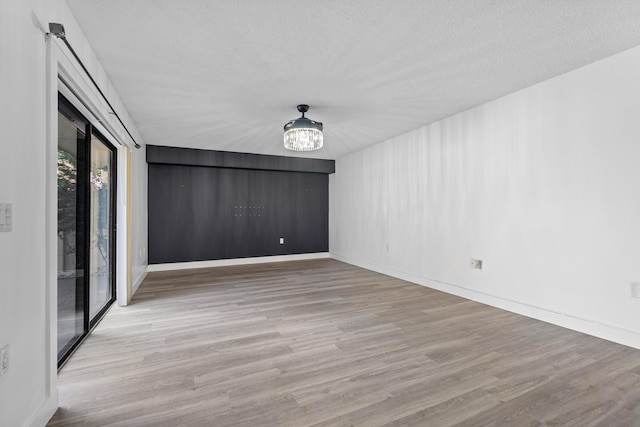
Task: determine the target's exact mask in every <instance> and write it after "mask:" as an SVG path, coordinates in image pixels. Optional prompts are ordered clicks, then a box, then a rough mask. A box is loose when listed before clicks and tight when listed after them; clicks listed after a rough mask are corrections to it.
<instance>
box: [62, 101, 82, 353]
mask: <svg viewBox="0 0 640 427" xmlns="http://www.w3.org/2000/svg"><path fill="white" fill-rule="evenodd" d="M78 125H80V127H81V128H82V129H83V128H84V127H83V125H84V124H83V123H80V124H78V123H76V120H74V119H72V118H71V117H69V116H67V115H64V114H62V113H59V114H58V359H60V358H62V357H63V356H64V355H65V354H67V353H68V352H69V350H70V349H71V348H72V347H73V346H74V345H75V344H76V342H77V341H78V340H79V339H80V338H81V337H82V336H83V335H84V333H85V310H84V307H85V292H84V289H85V288H84V280H85V274H84V271H85V265H86V263H85V249H84V248H85V232H84V230H85V227H84V218H85V214H84V199H85V197H84V194H85V185H84V180H83V179H82V177H83V176H84V171H83V169H84V166H83V165H84V163H85V161H84V157H85V150H84V147H85V142H84V141H85V133H84V132H83V131H82V130H80V128H78Z"/></svg>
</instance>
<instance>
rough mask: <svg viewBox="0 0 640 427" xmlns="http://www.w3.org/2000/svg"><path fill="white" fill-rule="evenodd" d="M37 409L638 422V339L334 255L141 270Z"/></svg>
mask: <svg viewBox="0 0 640 427" xmlns="http://www.w3.org/2000/svg"><path fill="white" fill-rule="evenodd" d="M59 390H60V409H59V410H58V412H57V413H56V415H55V416H54V417H53V419H52V420H51V422H50V423H49V425H51V426H61V425H63V426H66V425H87V426H104V425H121V426H178V425H196V426H200V425H202V426H296V427H298V426H311V425H317V426H351V425H353V426H379V425H394V426H447V425H464V426H488V425H497V426H538V425H573V426H591V425H601V426H640V350H635V349H632V348H629V347H625V346H622V345H618V344H614V343H611V342H607V341H604V340H601V339H598V338H594V337H590V336H587V335H583V334H580V333H577V332H573V331H570V330H567V329H563V328H560V327H557V326H553V325H550V324H547V323H543V322H540V321H537V320H533V319H529V318H527V317H523V316H519V315H516V314H512V313H509V312H506V311H502V310H499V309H496V308H492V307H488V306H485V305H482V304H479V303H475V302H472V301H468V300H465V299H463V298H459V297H455V296H452V295H448V294H445V293H442V292H438V291H435V290H432V289H429V288H425V287H422V286H419V285H415V284H411V283H408V282H404V281H401V280H398V279H394V278H391V277H388V276H384V275H381V274H377V273H374V272H371V271H368V270H363V269H361V268H357V267H354V266H351V265H348V264H344V263H341V262H338V261H335V260H314V261H297V262H289V263H274V264H262V265H255V266H234V267H219V268H211V269H200V270H189V271H180V272H162V273H151V274H149V276H148V277H147V279H146V280H145V281H144V283H143V284H142V285H141V287H140V289H139V290H138V292H137V293H136V294H135V296H134V298H133V302H132V305H130V306H128V307H125V308H119V307H114V308H113V309H112V310H111V311H110V312H109V314H108V315H107V316H106V318H105V319H104V320H103V321H102V323H101V324H100V325H99V326H98V327H97V328H96V329H95V331H94V332H93V334H92V335H91V336H90V337H89V338H88V339H87V340H86V342H85V343H84V344H83V345H82V346H81V348H80V349H79V350H78V351H77V353H76V354H74V355H73V357H72V358H71V360H70V361H69V362H68V364H67V365H66V366H65V367H64V368H63V369H62V370H61V372H60V374H59Z"/></svg>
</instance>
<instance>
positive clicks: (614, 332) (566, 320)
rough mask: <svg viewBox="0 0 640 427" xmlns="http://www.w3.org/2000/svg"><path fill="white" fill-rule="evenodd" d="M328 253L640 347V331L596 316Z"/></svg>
mask: <svg viewBox="0 0 640 427" xmlns="http://www.w3.org/2000/svg"><path fill="white" fill-rule="evenodd" d="M331 257H332V258H334V259H336V260H338V261H342V262H345V263H347V264H352V265H355V266H358V267H362V268H366V269H367V270H372V271H375V272H378V273H382V274H386V275H387V276H392V277H396V278H398V279H402V280H406V281H408V282H412V283H416V284H418V285H422V286H426V287H428V288H432V289H436V290H438V291H442V292H446V293H448V294H452V295H457V296H459V297H463V298H467V299H470V300H473V301H477V302H480V303H482V304H487V305H490V306H493V307H497V308H500V309H503V310H507V311H510V312H512V313H517V314H521V315H523V316H527V317H531V318H533V319H537V320H542V321H543V322H547V323H551V324H554V325H557V326H562V327H564V328H567V329H571V330H574V331H578V332H582V333H584V334H587V335H592V336H595V337H598V338H602V339H605V340H608V341H613V342H616V343H618V344H622V345H626V346H629V347H633V348H637V349H640V331H634V330H629V329H624V328H621V327H618V326H615V325H610V324H607V323H603V322H600V321H597V320H593V319H587V318H583V317H580V316H575V315H572V314H570V313H560V312H557V311H554V310H550V309H547V308H544V307H539V306H535V305H532V304H527V303H526V302H522V301H515V300H511V299H507V298H503V297H500V296H496V295H491V294H487V293H484V292H479V291H476V290H473V289H469V288H466V287H464V286H460V285H456V284H453V283H446V282H442V281H439V280H435V279H431V278H428V277H422V276H418V275H415V274H411V273H407V272H403V271H399V270H395V269H393V268H390V267H387V266H380V265H374V264H370V263H367V262H363V261H360V260H356V259H352V258H349V257H345V256H342V255H340V254H336V253H333V252H332V253H331Z"/></svg>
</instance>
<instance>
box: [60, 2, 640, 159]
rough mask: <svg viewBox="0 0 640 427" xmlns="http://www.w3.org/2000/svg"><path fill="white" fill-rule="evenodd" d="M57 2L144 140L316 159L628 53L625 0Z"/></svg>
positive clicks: (636, 8) (638, 38) (633, 25)
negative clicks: (295, 129) (314, 134)
mask: <svg viewBox="0 0 640 427" xmlns="http://www.w3.org/2000/svg"><path fill="white" fill-rule="evenodd" d="M67 3H68V4H69V7H70V8H71V10H72V12H73V14H74V16H75V17H76V19H77V20H78V21H79V23H80V25H81V27H82V29H83V31H84V33H85V35H86V37H87V38H88V39H89V41H90V43H91V44H92V46H93V48H94V50H95V52H96V54H97V55H98V57H99V59H100V61H101V62H102V65H103V66H104V68H105V69H106V71H107V73H108V74H109V76H110V78H111V81H112V82H113V84H114V86H115V88H116V90H117V91H118V93H119V95H120V97H121V98H122V100H123V102H124V103H125V105H126V107H127V109H128V111H129V113H130V114H131V116H132V117H133V119H134V121H135V122H136V124H137V127H138V130H139V131H140V132H141V133H142V135H143V137H144V139H145V141H146V142H147V143H149V144H155V145H168V146H178V147H190V148H205V149H215V150H227V151H239V152H248V153H260V154H276V155H296V156H304V157H319V158H328V159H335V158H338V157H340V156H343V155H345V154H347V153H350V152H353V151H356V150H359V149H361V148H364V147H366V146H367V145H371V144H374V143H378V142H381V141H384V140H386V139H389V138H392V137H394V136H397V135H400V134H403V133H405V132H408V131H411V130H413V129H416V128H418V127H420V126H423V125H426V124H428V123H431V122H433V121H436V120H438V119H441V118H444V117H447V116H450V115H452V114H455V113H457V112H460V111H463V110H466V109H468V108H470V107H473V106H476V105H478V104H482V103H484V102H486V101H489V100H492V99H495V98H497V97H500V96H502V95H505V94H508V93H511V92H514V91H516V90H519V89H522V88H525V87H528V86H531V85H533V84H535V83H537V82H540V81H543V80H546V79H548V78H550V77H553V76H556V75H559V74H562V73H565V72H567V71H570V70H572V69H575V68H578V67H581V66H583V65H586V64H589V63H591V62H594V61H597V60H599V59H602V58H605V57H607V56H610V55H613V54H615V53H618V52H621V51H623V50H625V49H628V48H631V47H634V46H637V45H640V1H638V0H629V1H625V0H616V1H608V0H537V1H531V0H502V1H489V0H433V1H426V0H395V1H391V0H336V1H333V0H331V1H328V0H316V1H302V0H273V1H258V0H233V1H223V0H218V1H212V0H173V1H168V0H166V1H159V0H109V1H106V0H67ZM63 24H64V23H63ZM68 38H69V40H70V41H71V43H73V34H68ZM301 103H305V104H309V105H310V106H311V109H310V111H309V113H308V114H307V116H308V117H310V118H312V119H314V120H318V121H321V122H323V123H324V126H325V146H324V148H323V149H322V150H320V151H318V152H314V153H303V154H294V153H292V152H290V151H287V150H285V149H284V148H283V144H282V126H283V125H284V124H285V122H287V121H288V120H290V119H293V118H296V117H298V116H299V113H298V112H297V110H296V105H297V104H301Z"/></svg>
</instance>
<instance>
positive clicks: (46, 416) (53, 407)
mask: <svg viewBox="0 0 640 427" xmlns="http://www.w3.org/2000/svg"><path fill="white" fill-rule="evenodd" d="M57 410H58V398H57V396H52V397H49V398H48V399H47V400H46V401H45V402H44V404H43V405H42V406H41V407H40V409H38V411H36V412H35V413H34V414H33V415H32V416H31V417H30V418H29V419H28V420H27V422H25V423H24V426H25V427H42V426H46V425H47V423H48V422H49V420H50V419H51V418H52V417H53V414H55V413H56V411H57Z"/></svg>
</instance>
